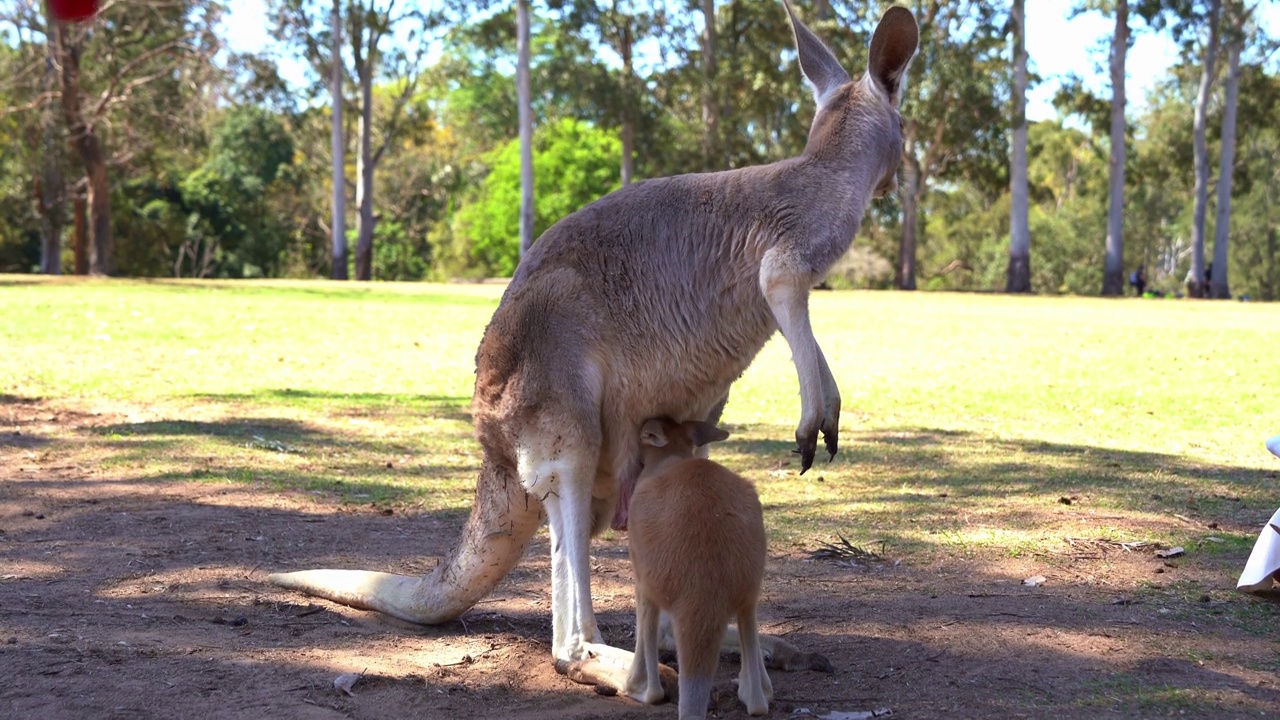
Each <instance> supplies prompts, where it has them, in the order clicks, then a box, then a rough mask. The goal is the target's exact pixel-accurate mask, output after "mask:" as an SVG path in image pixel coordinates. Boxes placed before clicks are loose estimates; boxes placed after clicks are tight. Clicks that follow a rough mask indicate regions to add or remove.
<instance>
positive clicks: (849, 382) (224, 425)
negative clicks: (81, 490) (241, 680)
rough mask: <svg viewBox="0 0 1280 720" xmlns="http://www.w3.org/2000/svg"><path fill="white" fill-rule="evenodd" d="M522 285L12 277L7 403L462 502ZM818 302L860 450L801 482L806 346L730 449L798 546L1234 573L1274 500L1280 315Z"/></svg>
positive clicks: (330, 487) (1040, 301) (124, 445)
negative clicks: (483, 401) (511, 295)
mask: <svg viewBox="0 0 1280 720" xmlns="http://www.w3.org/2000/svg"><path fill="white" fill-rule="evenodd" d="M501 292H502V288H501V287H500V286H494V285H389V284H376V285H361V284H354V283H352V284H336V283H329V282H254V283H216V282H207V283H199V282H138V281H123V280H110V281H103V280H75V279H63V280H52V281H51V280H43V279H32V278H27V277H14V276H9V277H5V278H0V395H4V396H8V398H9V400H10V401H17V400H20V399H33V398H39V399H41V401H42V402H43V403H44V404H46V405H48V406H49V407H50V408H54V409H55V410H56V409H57V408H64V409H73V410H77V411H83V412H95V411H96V412H105V413H113V414H115V415H119V416H120V418H119V420H118V421H113V422H110V423H106V424H105V426H98V427H95V429H94V430H93V431H92V432H82V433H76V432H72V431H71V430H69V429H68V430H67V431H65V432H62V431H56V432H55V434H56V435H57V436H56V437H53V438H51V441H52V442H51V443H50V444H49V445H47V446H44V447H43V448H42V450H41V452H43V453H47V454H53V455H55V456H56V457H58V458H61V459H63V460H65V461H67V462H72V463H80V464H82V465H86V466H87V465H89V464H92V465H93V466H94V467H97V468H100V469H101V470H102V471H103V472H107V473H111V474H113V475H116V476H121V477H132V478H139V479H147V480H153V481H157V482H166V481H175V480H189V479H191V480H201V481H208V482H235V483H256V484H260V485H261V486H263V487H265V488H268V489H271V490H275V491H300V492H304V493H308V494H311V495H314V496H315V497H316V498H317V499H318V501H332V502H373V503H387V504H401V505H412V506H416V507H419V508H421V509H423V510H425V511H430V512H449V513H462V512H465V509H466V507H467V506H468V504H469V502H470V499H471V488H472V482H473V478H474V476H475V472H476V469H477V467H478V464H479V457H480V456H479V450H478V447H477V445H476V444H475V442H474V440H473V439H472V438H471V428H470V422H469V416H468V407H469V402H470V394H471V387H472V383H473V378H474V375H473V369H474V357H475V348H476V345H477V344H478V342H479V339H480V336H481V333H482V332H483V329H484V326H485V323H486V322H487V320H488V318H489V316H490V315H491V313H492V311H493V309H494V308H495V307H496V305H497V302H498V299H499V297H500V295H501ZM812 314H813V318H814V324H815V330H816V332H817V334H818V336H819V339H820V342H821V343H822V345H823V348H824V350H825V352H826V356H827V358H828V359H829V360H830V362H831V365H832V369H833V372H834V374H835V376H836V378H837V381H838V382H839V383H840V386H841V389H842V392H843V397H844V416H843V422H842V451H841V453H840V455H838V456H837V457H836V459H835V461H834V462H832V463H830V464H828V463H826V462H825V460H822V459H820V460H819V462H818V464H816V465H815V466H814V468H813V469H812V470H811V471H810V472H808V473H806V474H805V475H803V476H799V475H797V472H796V471H797V470H798V466H797V463H796V461H795V460H794V459H793V458H794V456H793V455H792V454H791V453H790V450H791V448H792V447H793V444H792V443H791V441H790V438H791V437H792V434H793V432H794V423H795V421H796V420H797V419H798V417H799V398H798V390H797V384H796V379H795V371H794V368H793V367H792V365H791V362H790V353H789V351H788V349H787V347H786V344H785V343H784V342H783V341H782V340H781V339H780V338H775V340H774V341H772V342H771V343H770V344H769V345H768V346H767V347H766V348H765V350H764V352H762V353H761V356H760V357H759V358H758V359H757V361H756V362H755V364H754V365H753V366H752V368H751V369H750V370H749V371H748V372H747V374H746V375H745V376H744V377H743V378H742V380H741V381H740V382H739V383H738V384H737V385H736V386H735V388H734V390H733V392H732V395H731V399H730V404H729V406H728V408H727V410H726V413H725V416H724V423H725V424H726V425H727V426H728V427H729V429H730V430H731V431H732V433H733V436H732V437H731V438H730V439H729V440H728V441H727V442H725V443H723V444H722V445H721V446H720V447H719V448H717V449H716V450H715V451H714V457H716V458H718V459H720V460H722V461H723V462H725V463H726V464H728V465H729V466H730V467H731V468H733V469H735V470H737V471H739V472H742V473H743V474H744V475H746V476H747V477H749V478H750V479H752V480H753V481H755V482H756V483H757V485H758V487H759V488H760V491H761V496H762V500H763V501H764V503H765V505H766V506H767V507H768V511H767V513H766V515H767V518H768V522H769V524H770V530H771V534H772V537H773V541H774V545H775V547H776V548H778V549H779V550H785V549H787V548H791V547H808V546H811V545H812V544H813V543H814V542H816V541H818V540H826V539H829V538H831V537H833V536H834V535H836V534H843V535H844V536H846V537H849V538H850V539H851V540H856V541H858V542H878V541H886V542H887V543H888V544H889V546H890V547H891V548H894V553H895V554H896V556H904V555H906V556H913V555H914V556H920V557H927V556H929V555H931V554H934V553H947V554H956V555H959V556H964V557H978V558H992V559H999V558H1016V557H1023V556H1026V555H1027V554H1031V553H1037V552H1041V553H1042V552H1052V551H1059V550H1061V549H1062V546H1063V544H1064V538H1067V537H1073V536H1075V537H1093V538H1098V537H1106V538H1111V539H1116V540H1121V541H1128V540H1135V539H1140V540H1146V541H1151V542H1161V543H1169V544H1174V543H1177V544H1184V545H1185V544H1195V548H1196V550H1197V552H1198V553H1200V554H1201V555H1204V556H1215V555H1216V556H1227V559H1229V560H1231V561H1232V562H1234V556H1235V555H1239V554H1240V553H1242V552H1245V553H1247V550H1248V546H1249V543H1250V539H1251V537H1252V536H1253V533H1256V530H1254V529H1253V528H1256V526H1257V523H1259V522H1261V520H1262V519H1264V518H1265V516H1266V515H1269V514H1270V511H1271V510H1274V505H1275V503H1276V499H1275V498H1276V495H1275V488H1276V487H1277V484H1278V483H1277V480H1278V478H1280V475H1277V469H1280V466H1278V465H1277V462H1276V461H1275V460H1274V459H1273V458H1271V457H1270V456H1269V455H1267V454H1266V453H1265V451H1264V450H1263V448H1262V444H1261V442H1262V440H1263V439H1264V438H1265V437H1266V436H1268V435H1270V434H1274V433H1277V432H1280V402H1278V401H1277V398H1280V363H1278V362H1277V358H1280V309H1278V308H1276V307H1275V306H1269V305H1262V304H1249V303H1234V302H1217V303H1208V302H1190V301H1172V300H1165V301H1154V300H1148V301H1139V300H1111V301H1107V300H1099V299H1081V298H1038V297H1003V296H982V295H947V294H923V293H921V294H909V293H859V292H854V293H815V294H814V296H813V301H812ZM0 422H3V416H2V415H0ZM1175 516H1182V518H1184V519H1185V520H1183V519H1178V518H1177V517H1175ZM1210 521H1212V522H1217V523H1220V524H1221V528H1219V529H1215V530H1210V529H1206V523H1208V522H1210ZM1205 536H1213V537H1217V538H1219V539H1221V540H1222V542H1213V541H1206V540H1204V539H1203V538H1204V537H1205Z"/></svg>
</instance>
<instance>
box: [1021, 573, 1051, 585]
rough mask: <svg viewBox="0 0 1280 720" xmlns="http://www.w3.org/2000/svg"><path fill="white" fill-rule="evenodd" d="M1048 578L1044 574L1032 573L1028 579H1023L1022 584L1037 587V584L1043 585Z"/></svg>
mask: <svg viewBox="0 0 1280 720" xmlns="http://www.w3.org/2000/svg"><path fill="white" fill-rule="evenodd" d="M1046 579H1047V578H1045V576H1043V575H1032V576H1031V577H1029V578H1027V579H1026V580H1023V581H1022V584H1023V585H1027V586H1029V587H1035V586H1037V585H1043V584H1044V583H1045V580H1046Z"/></svg>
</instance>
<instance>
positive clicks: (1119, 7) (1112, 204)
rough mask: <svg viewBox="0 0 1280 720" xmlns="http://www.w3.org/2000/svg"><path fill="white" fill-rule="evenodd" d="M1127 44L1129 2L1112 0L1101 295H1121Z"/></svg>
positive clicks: (1122, 291)
mask: <svg viewBox="0 0 1280 720" xmlns="http://www.w3.org/2000/svg"><path fill="white" fill-rule="evenodd" d="M1128 43H1129V3H1128V0H1119V2H1117V3H1116V32H1115V37H1114V38H1112V41H1111V189H1110V195H1109V201H1108V207H1107V246H1106V250H1107V256H1106V261H1105V264H1104V266H1103V274H1102V294H1103V295H1104V296H1110V297H1116V296H1119V295H1123V294H1124V163H1125V147H1124V129H1125V122H1124V107H1125V95H1124V62H1125V53H1126V50H1127V49H1128Z"/></svg>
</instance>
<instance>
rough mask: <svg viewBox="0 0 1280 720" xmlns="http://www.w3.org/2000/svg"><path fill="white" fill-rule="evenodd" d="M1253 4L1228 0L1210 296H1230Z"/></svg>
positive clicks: (1226, 297)
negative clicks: (1239, 121) (1243, 75)
mask: <svg viewBox="0 0 1280 720" xmlns="http://www.w3.org/2000/svg"><path fill="white" fill-rule="evenodd" d="M1254 7H1257V6H1256V5H1255V6H1253V7H1249V8H1246V7H1245V6H1244V3H1243V2H1242V0H1227V8H1226V17H1227V26H1226V28H1225V33H1224V34H1225V35H1226V44H1227V48H1226V50H1227V77H1226V82H1225V87H1224V89H1223V102H1222V135H1221V137H1222V140H1221V146H1220V149H1219V152H1220V155H1219V161H1218V216H1217V221H1216V222H1215V223H1214V226H1213V231H1214V239H1213V267H1214V272H1213V275H1212V276H1211V277H1210V278H1209V287H1208V293H1209V296H1210V297H1213V298H1218V299H1229V298H1230V297H1231V285H1230V280H1229V277H1230V268H1231V256H1230V254H1229V253H1228V247H1229V242H1230V230H1231V186H1232V181H1233V179H1234V176H1235V162H1236V116H1237V109H1238V106H1239V100H1240V55H1241V53H1242V52H1243V51H1244V44H1245V38H1246V36H1245V32H1246V29H1245V24H1246V23H1247V22H1248V20H1249V15H1250V14H1252V11H1253V9H1254Z"/></svg>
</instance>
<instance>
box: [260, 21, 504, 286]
mask: <svg viewBox="0 0 1280 720" xmlns="http://www.w3.org/2000/svg"><path fill="white" fill-rule="evenodd" d="M401 2H402V0H347V2H346V4H345V6H341V7H340V8H339V9H340V10H341V18H340V20H341V22H340V25H341V28H340V29H339V31H340V32H345V33H346V36H345V37H346V42H345V43H339V42H337V35H338V33H336V32H335V26H334V24H333V21H332V15H333V12H334V7H337V6H331V7H330V6H325V5H323V4H322V3H321V2H320V1H319V0H273V3H272V7H273V11H274V15H275V21H276V28H277V30H278V31H279V33H280V34H281V36H282V37H284V38H285V39H286V40H287V41H288V42H289V43H291V44H292V45H293V47H294V48H295V50H296V51H297V52H298V53H299V54H300V55H301V56H302V57H303V58H304V59H306V60H307V61H308V63H309V64H310V66H311V69H312V70H313V71H314V78H313V79H314V80H315V81H316V87H315V88H313V90H317V89H318V88H319V86H320V85H321V84H322V83H323V78H329V79H330V80H329V82H330V83H331V84H330V87H331V88H332V87H336V82H335V78H336V75H337V74H338V71H337V70H336V69H335V68H334V65H335V64H336V63H341V64H342V66H343V74H345V76H346V77H349V78H354V79H355V88H354V90H355V93H354V94H355V96H356V98H357V99H356V100H355V101H354V102H351V101H350V100H349V96H348V95H347V92H348V91H347V89H346V88H345V87H344V88H343V91H342V95H343V96H344V97H343V98H342V101H343V102H344V103H346V104H348V105H351V106H353V109H354V110H355V113H356V182H355V204H356V257H355V270H356V279H357V280H369V279H371V278H372V272H373V238H374V228H375V225H376V223H377V214H376V212H375V208H374V187H375V185H374V174H375V172H376V170H377V167H378V164H379V163H380V162H381V161H382V159H383V156H384V155H385V153H386V152H387V150H388V149H389V148H390V147H391V146H392V144H393V143H394V142H396V140H397V138H398V137H399V136H400V133H401V132H402V131H403V127H402V124H403V122H404V121H405V108H406V106H407V105H408V104H409V102H410V100H411V98H412V97H413V95H414V92H415V91H416V90H417V88H418V84H419V81H420V78H421V75H422V72H423V71H424V70H425V60H426V58H427V54H428V51H429V50H430V46H431V42H432V41H433V40H434V39H435V38H436V33H435V31H436V30H437V29H438V28H439V27H440V26H441V25H442V24H444V23H446V22H448V21H450V20H456V18H457V17H458V16H459V15H461V14H464V13H466V12H469V11H470V10H471V9H473V8H475V7H477V6H480V7H483V6H486V5H487V3H484V2H463V0H449V1H448V2H445V3H443V4H439V7H437V8H436V9H435V10H434V11H433V12H431V13H427V12H425V11H423V10H422V9H421V8H420V7H418V6H416V5H410V4H408V3H405V4H403V5H402V4H400V3H401ZM339 48H341V50H339ZM375 82H381V83H384V84H385V85H387V86H388V87H391V88H394V89H395V92H394V96H393V98H392V101H391V102H390V103H388V104H387V106H386V108H385V110H384V112H382V113H380V116H379V117H377V118H375V117H374V106H375V102H374V84H375ZM331 92H332V91H331ZM335 148H336V143H335ZM333 155H334V158H333V160H334V165H335V168H334V173H333V174H334V178H335V185H336V184H337V183H336V180H337V177H338V170H337V164H338V163H340V162H342V158H341V157H339V155H340V153H338V152H336V151H335V152H334V154H333ZM343 182H344V184H345V174H344V181H343ZM334 197H335V202H334V207H335V215H336V209H337V205H338V202H337V201H336V198H337V189H336V188H335V190H334ZM336 224H337V223H336V222H335V227H334V228H333V232H334V233H335V235H336V233H337V228H336ZM344 249H345V243H343V242H341V241H337V242H335V243H334V251H335V258H334V262H335V264H338V263H340V262H342V258H340V257H336V255H338V254H339V253H340V252H341V251H342V250H344ZM334 275H335V276H338V277H340V276H341V271H339V270H335V272H334Z"/></svg>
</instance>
